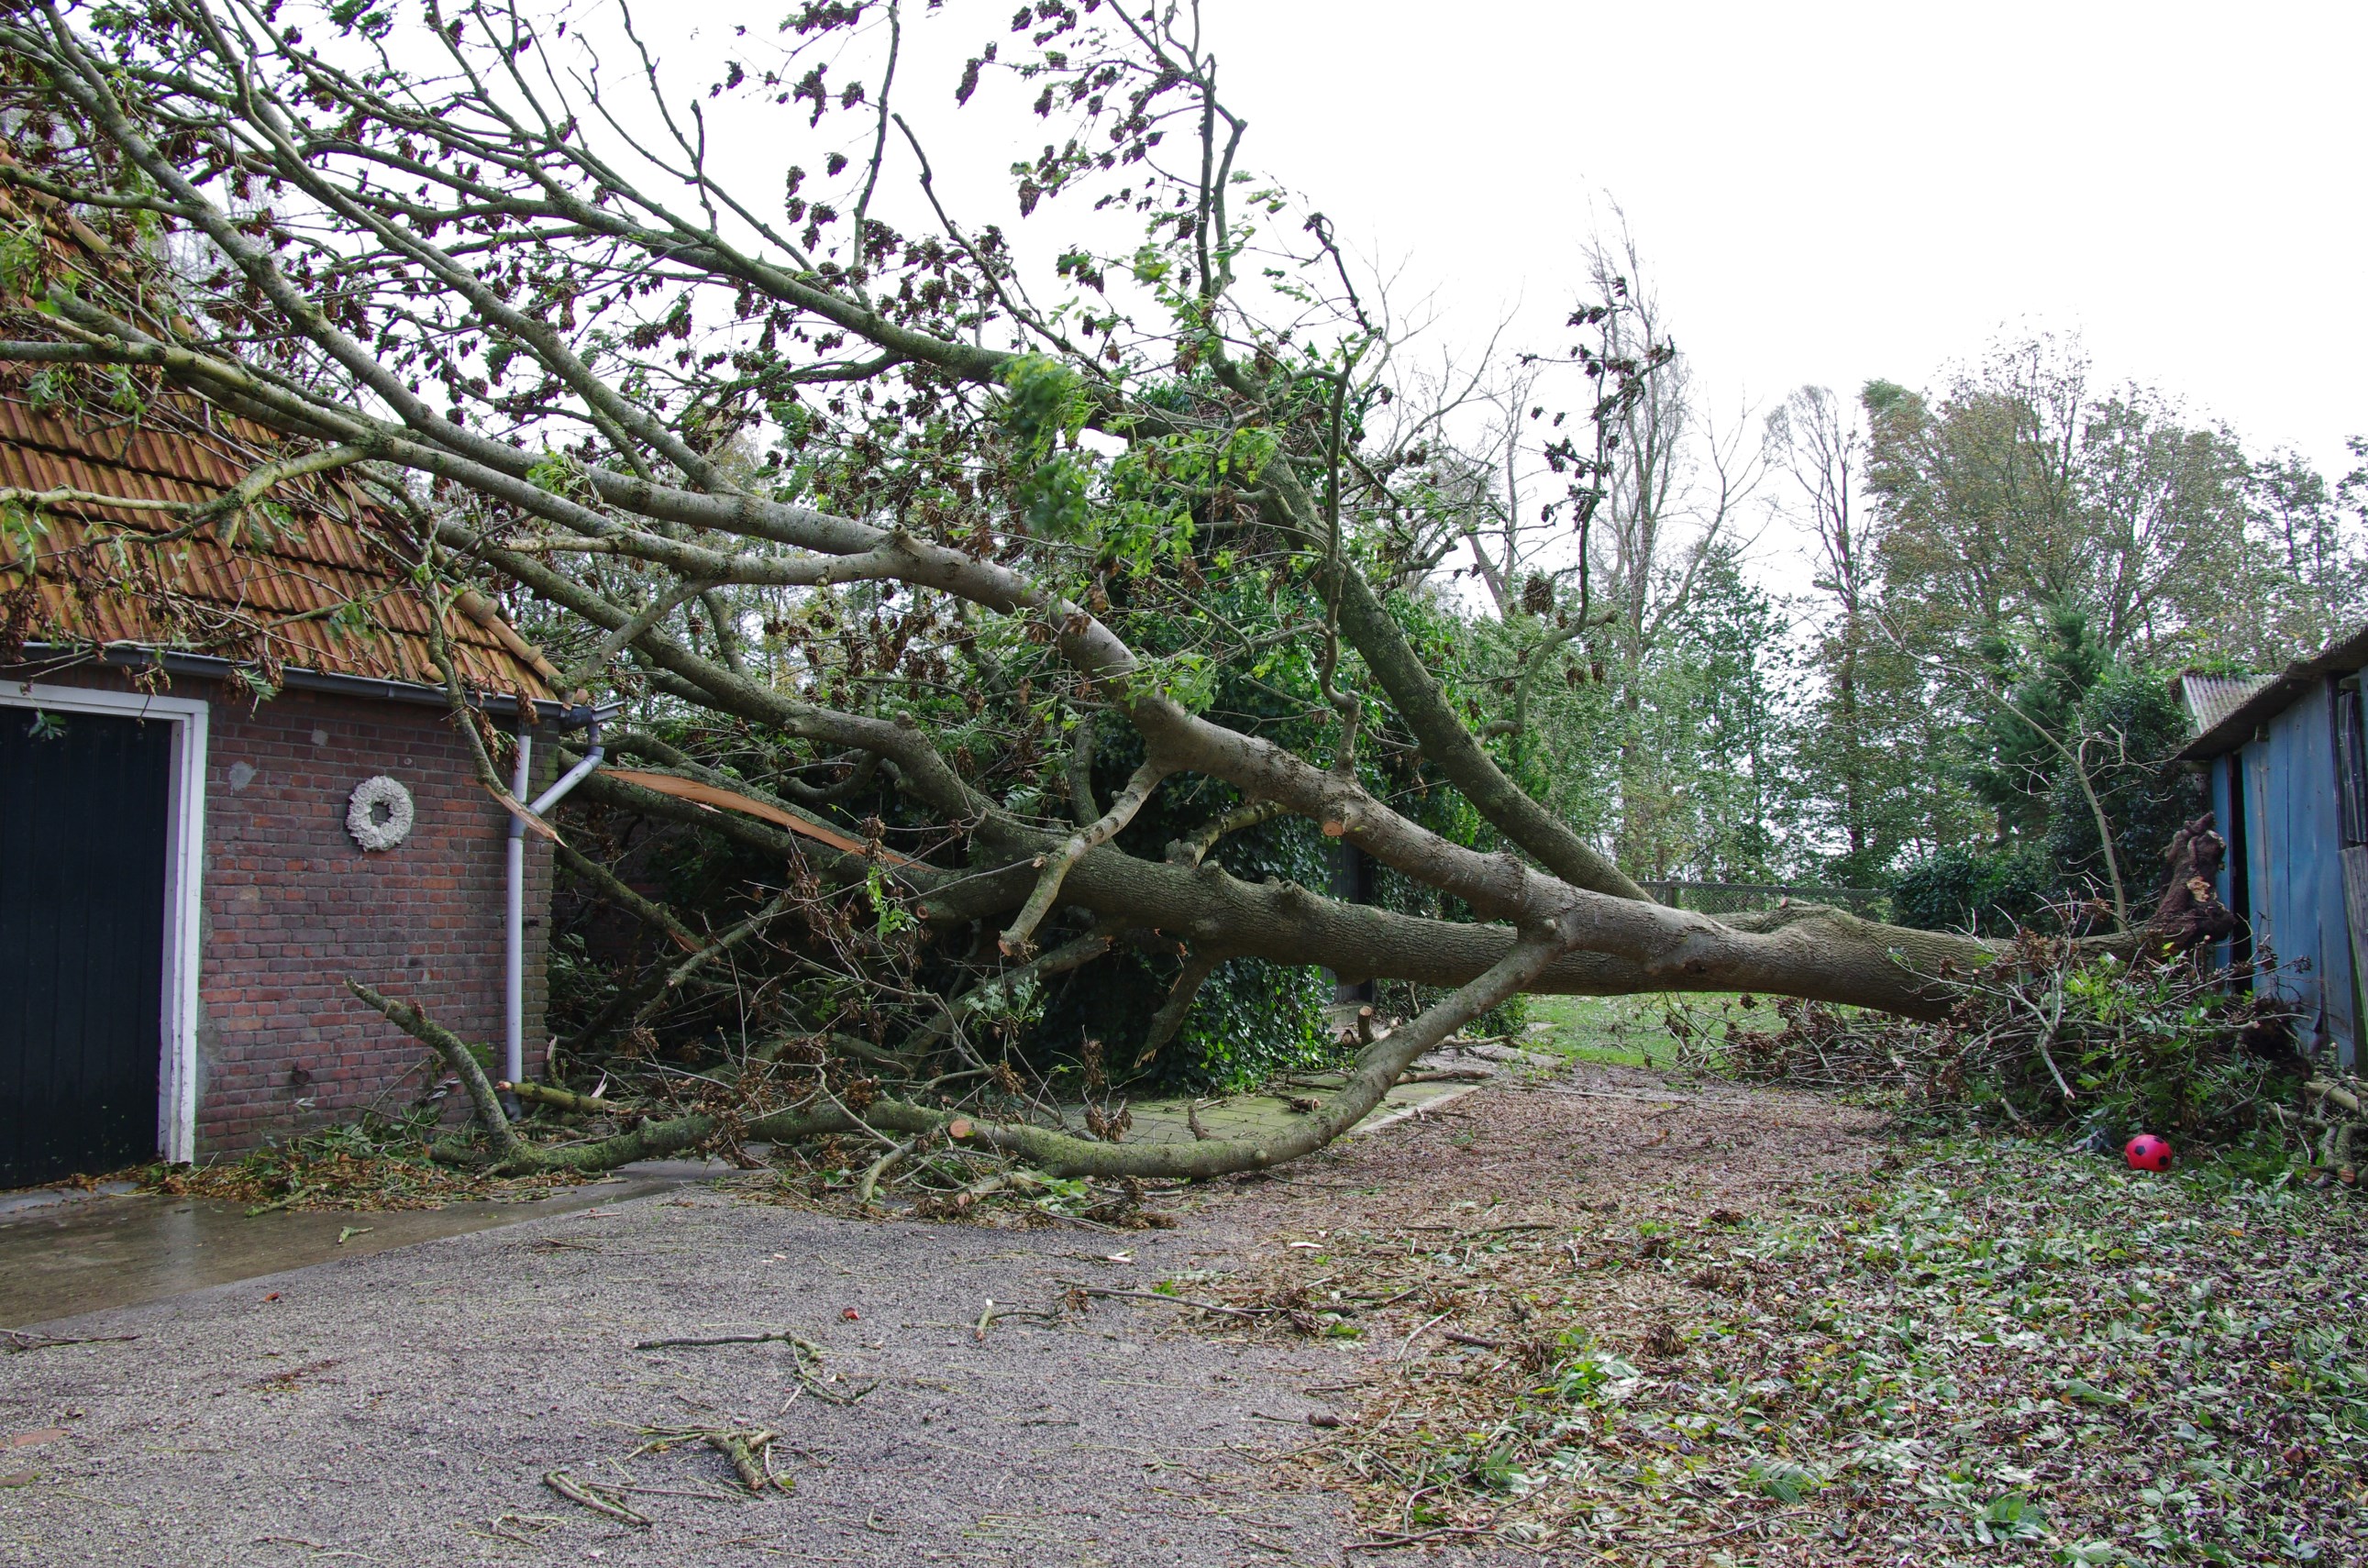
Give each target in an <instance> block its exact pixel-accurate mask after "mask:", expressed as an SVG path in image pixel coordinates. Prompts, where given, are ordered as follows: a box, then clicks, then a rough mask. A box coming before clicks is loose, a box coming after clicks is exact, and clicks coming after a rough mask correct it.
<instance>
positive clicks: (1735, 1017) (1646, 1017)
mask: <svg viewBox="0 0 2368 1568" xmlns="http://www.w3.org/2000/svg"><path fill="white" fill-rule="evenodd" d="M1746 1000H1747V999H1746V998H1741V997H1735V996H1704V995H1661V994H1656V995H1645V996H1531V997H1530V998H1529V1000H1528V1006H1529V1013H1530V1022H1531V1025H1532V1026H1535V1025H1538V1024H1544V1025H1547V1026H1548V1028H1543V1029H1539V1030H1537V1031H1536V1032H1535V1033H1534V1034H1533V1035H1532V1036H1531V1038H1530V1039H1528V1040H1524V1041H1523V1042H1522V1043H1523V1044H1524V1045H1527V1046H1529V1047H1530V1048H1531V1050H1534V1051H1552V1052H1554V1054H1556V1055H1558V1056H1561V1057H1563V1058H1565V1060H1567V1061H1572V1062H1611V1063H1612V1064H1614V1065H1618V1066H1626V1067H1668V1066H1672V1065H1675V1064H1676V1060H1677V1041H1676V1040H1675V1039H1674V1038H1673V1037H1672V1036H1671V1035H1670V1033H1669V1026H1668V1014H1669V1012H1670V1010H1671V1009H1672V1008H1680V1009H1683V1010H1684V1011H1685V1012H1686V1013H1687V1014H1688V1015H1690V1016H1691V1017H1692V1018H1693V1020H1694V1022H1695V1023H1696V1024H1697V1025H1701V1024H1703V1023H1707V1022H1715V1023H1720V1024H1724V1023H1727V1022H1736V1023H1740V1024H1742V1025H1743V1026H1744V1027H1745V1028H1754V1029H1773V1028H1778V1027H1779V1026H1780V1024H1781V1023H1782V1019H1780V1018H1778V1017H1777V1016H1776V1008H1775V1006H1774V1004H1772V1003H1771V1002H1770V1000H1769V999H1768V998H1766V997H1759V996H1755V997H1751V998H1748V1001H1749V1002H1750V1004H1751V1005H1750V1006H1744V1002H1745V1001H1746Z"/></svg>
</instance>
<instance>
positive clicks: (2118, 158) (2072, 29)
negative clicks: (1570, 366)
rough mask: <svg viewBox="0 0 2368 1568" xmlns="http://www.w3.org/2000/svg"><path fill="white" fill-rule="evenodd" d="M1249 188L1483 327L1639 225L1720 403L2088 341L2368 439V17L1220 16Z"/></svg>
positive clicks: (1968, 13)
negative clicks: (1606, 200) (1607, 237)
mask: <svg viewBox="0 0 2368 1568" xmlns="http://www.w3.org/2000/svg"><path fill="white" fill-rule="evenodd" d="M1206 15H1207V17H1208V19H1209V24H1210V33H1211V36H1212V39H1213V40H1214V41H1215V46H1216V48H1217V51H1218V54H1219V58H1220V60H1221V61H1222V62H1223V63H1224V80H1225V82H1226V84H1227V97H1228V98H1229V99H1230V100H1231V101H1232V102H1233V103H1234V104H1235V107H1236V108H1237V109H1239V110H1240V111H1241V112H1243V113H1245V114H1247V116H1248V118H1249V119H1250V121H1251V132H1250V142H1251V156H1252V160H1253V162H1254V163H1255V164H1256V165H1257V166H1258V167H1259V168H1260V169H1261V170H1262V171H1263V172H1267V173H1270V174H1273V175H1276V176H1280V177H1281V178H1283V179H1284V180H1285V181H1287V183H1289V184H1291V185H1292V186H1293V187H1296V188H1298V189H1300V190H1302V191H1304V192H1305V193H1307V194H1308V195H1309V196H1310V197H1311V198H1313V199H1315V201H1316V202H1317V203H1318V204H1319V205H1320V206H1322V207H1323V208H1324V209H1325V210H1326V211H1327V212H1328V213H1330V214H1331V215H1333V216H1334V217H1335V219H1336V220H1337V221H1338V224H1339V227H1340V230H1341V233H1342V235H1343V237H1344V238H1353V237H1357V236H1362V238H1363V240H1364V242H1365V244H1366V245H1367V246H1368V247H1370V249H1371V250H1372V252H1373V253H1374V254H1375V255H1376V256H1379V257H1382V258H1386V259H1404V260H1406V261H1407V262H1409V263H1410V266H1409V267H1408V273H1407V276H1408V278H1409V279H1410V280H1413V279H1425V280H1428V281H1429V282H1430V283H1431V284H1433V285H1435V286H1436V287H1438V288H1439V289H1440V290H1441V292H1442V295H1443V296H1448V297H1449V302H1452V304H1453V306H1454V308H1455V309H1456V311H1457V312H1459V315H1458V318H1457V320H1458V323H1459V324H1462V325H1463V329H1464V330H1470V331H1479V330H1482V329H1484V328H1485V327H1486V324H1487V322H1488V318H1489V317H1491V316H1492V315H1493V314H1494V313H1495V312H1497V311H1498V310H1499V309H1500V308H1501V307H1503V306H1505V305H1508V304H1511V303H1513V302H1514V301H1525V302H1526V304H1527V305H1528V306H1529V311H1528V312H1525V314H1526V315H1527V316H1528V318H1529V319H1531V320H1537V321H1540V322H1541V324H1548V323H1550V322H1551V321H1552V320H1553V317H1554V312H1556V311H1557V310H1562V309H1566V308H1567V303H1568V301H1569V300H1570V298H1571V297H1572V295H1573V282H1574V278H1575V274H1576V270H1577V269H1576V266H1575V255H1576V252H1577V246H1578V244H1579V243H1580V242H1581V240H1582V239H1583V238H1584V235H1585V233H1586V231H1587V227H1588V222H1589V201H1590V198H1591V197H1594V198H1598V199H1600V197H1601V196H1603V195H1608V196H1610V197H1611V199H1615V200H1617V201H1618V202H1619V203H1620V204H1621V205H1622V207H1623V208H1624V209H1625V210H1626V211H1627V213H1628V216H1629V219H1630V221H1631V222H1632V224H1633V225H1634V230H1635V232H1636V234H1637V236H1638V238H1639V240H1640V242H1641V243H1642V244H1643V246H1644V248H1645V256H1646V259H1647V261H1648V262H1649V263H1651V264H1653V265H1654V266H1655V267H1656V269H1657V272H1658V278H1659V284H1660V289H1661V293H1662V297H1663V303H1664V305H1665V307H1666V308H1667V309H1668V312H1669V316H1670V320H1671V323H1672V325H1673V328H1674V331H1675V333H1676V335H1677V337H1678V340H1679V344H1680V346H1681V347H1684V348H1685V349H1686V350H1687V351H1688V352H1689V353H1690V354H1691V355H1692V357H1693V358H1694V361H1695V365H1696V368H1697V370H1698V371H1699V372H1700V374H1701V375H1702V376H1703V377H1704V378H1705V379H1706V381H1707V382H1708V384H1709V386H1710V387H1711V388H1712V389H1713V390H1714V391H1716V392H1719V393H1720V394H1722V395H1721V401H1722V402H1726V401H1728V400H1731V399H1733V398H1735V397H1737V396H1741V395H1748V396H1751V397H1753V398H1755V399H1759V400H1772V399H1774V398H1776V397H1779V396H1781V395H1782V393H1783V392H1785V391H1786V390H1787V389H1789V388H1790V387H1793V386H1794V385H1798V384H1800V383H1802V382H1804V381H1821V382H1824V383H1826V384H1827V385H1830V386H1833V387H1836V388H1837V389H1840V390H1844V391H1854V390H1855V389H1856V388H1857V387H1858V386H1859V384H1860V383H1861V382H1862V381H1865V380H1866V379H1867V378H1868V377H1870V376H1878V375H1880V376H1887V377H1890V378H1893V379H1895V380H1898V381H1907V382H1908V383H1910V384H1927V383H1930V381H1933V380H1934V379H1935V378H1936V377H1937V376H1938V374H1939V373H1940V371H1941V369H1942V367H1943V366H1944V364H1945V363H1946V362H1947V361H1949V360H1951V359H1954V358H1973V357H1975V356H1976V355H1978V353H1979V352H1980V350H1981V348H1982V347H1983V346H1984V344H1985V343H1986V342H1987V341H1988V340H1989V338H1991V337H1992V336H1993V335H1996V334H1997V333H1998V331H1999V330H2000V329H2001V328H2002V327H2004V328H2008V329H2015V328H2018V327H2020V326H2022V325H2024V324H2028V325H2029V326H2031V327H2035V328H2048V329H2054V330H2056V331H2059V332H2078V334H2079V335H2080V336H2081V337H2082V339H2083V341H2084V342H2085V344H2086V346H2087V348H2088V350H2089V355H2090V357H2091V358H2092V359H2093V360H2094V362H2095V365H2096V369H2097V372H2098V373H2099V374H2100V376H2101V377H2103V378H2104V379H2106V380H2109V381H2118V380H2121V379H2123V378H2125V377H2135V378H2137V379H2139V380H2143V381H2149V382H2153V383H2155V384H2157V385H2159V386H2161V387H2162V388H2163V389H2164V390H2165V391H2168V392H2175V393H2177V394H2179V395H2180V396H2182V397H2183V398H2185V399H2186V400H2187V401H2188V403H2190V405H2191V406H2192V408H2194V409H2195V410H2196V411H2197V412H2200V413H2208V414H2211V415H2216V416H2218V417H2220V418H2223V419H2226V420H2227V421H2228V422H2229V423H2231V424H2232V425H2234V426H2236V427H2237V429H2238V431H2239V432H2240V433H2241V434H2242V435H2243V436H2244V437H2246V438H2247V439H2248V442H2250V443H2253V444H2256V445H2260V446H2270V445H2279V444H2292V445H2294V446H2295V447H2298V448H2300V449H2302V450H2303V451H2305V453H2306V454H2308V455H2309V456H2311V457H2312V458H2314V459H2316V460H2317V461H2318V462H2319V463H2320V464H2321V465H2322V468H2324V469H2328V470H2331V471H2332V472H2330V473H2329V477H2330V478H2332V477H2334V476H2335V475H2337V474H2340V472H2342V468H2341V467H2340V466H2337V465H2339V464H2340V463H2341V462H2342V461H2343V449H2342V442H2343V437H2345V436H2347V435H2351V434H2355V433H2368V398H2363V396H2362V392H2361V387H2362V376H2363V374H2368V288H2363V281H2368V279H2363V270H2368V268H2363V263H2368V245H2363V240H2368V201H2363V196H2364V195H2368V192H2363V190H2362V184H2363V180H2362V156H2363V153H2368V135H2363V131H2368V91H2363V90H2362V80H2361V78H2362V68H2363V65H2368V6H2362V5H2357V4H2351V5H2341V4H2335V3H2331V0H2328V3H2321V4H2300V3H2282V4H2281V3H2271V4H2264V3H2261V0H2254V3H2252V4H2248V5H2241V6H2240V5H2228V4H2222V5H2216V6H2201V5H2192V4H2164V3H2159V0H2157V3H2155V4H2146V5H2138V4H2111V3H2104V0H2055V3H2053V4H2032V3H2025V0H1982V3H1980V4H1974V3H1970V0H1955V3H1952V4H1941V5H1930V4H1927V5H1900V4H1897V3H1896V0H1895V3H1892V4H1848V3H1841V0H1783V3H1778V4H1768V3H1762V4H1733V3H1723V0H1647V3H1634V4H1629V5H1625V6H1611V5H1599V4H1567V3H1556V0H1460V3H1457V4H1452V5H1437V4H1425V5H1416V4H1406V3H1402V0H1207V5H1206Z"/></svg>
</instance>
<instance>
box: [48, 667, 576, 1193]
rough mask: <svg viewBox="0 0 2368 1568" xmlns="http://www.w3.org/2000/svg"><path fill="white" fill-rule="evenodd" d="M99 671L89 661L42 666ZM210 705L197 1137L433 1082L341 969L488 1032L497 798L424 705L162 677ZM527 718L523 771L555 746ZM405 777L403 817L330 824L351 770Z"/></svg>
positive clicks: (489, 1039)
mask: <svg viewBox="0 0 2368 1568" xmlns="http://www.w3.org/2000/svg"><path fill="white" fill-rule="evenodd" d="M44 678H46V679H49V680H50V681H51V682H52V683H53V684H60V685H68V684H71V685H100V684H104V685H117V686H120V685H122V684H124V683H123V682H121V681H120V680H117V679H115V678H113V677H111V676H109V675H108V674H106V673H101V672H87V671H83V672H74V673H70V674H61V675H57V676H47V677H44ZM171 694H172V695H173V696H176V697H188V698H199V699H205V700H206V702H207V705H208V708H209V710H210V717H209V721H208V722H209V729H210V734H209V737H208V742H207V750H206V866H205V900H204V908H205V925H204V932H203V942H202V949H201V953H200V957H199V971H198V975H199V978H198V983H199V1027H198V1085H197V1087H198V1117H197V1122H198V1125H197V1133H198V1151H199V1156H200V1157H201V1158H202V1157H204V1156H206V1155H211V1154H220V1153H231V1152H234V1151H237V1150H241V1149H247V1148H252V1147H254V1146H255V1145H256V1144H257V1143H259V1142H263V1141H264V1140H265V1139H266V1138H267V1137H271V1136H275V1135H284V1134H287V1133H289V1132H292V1131H302V1130H303V1129H306V1128H310V1127H313V1126H317V1125H320V1124H322V1123H324V1122H328V1121H336V1120H345V1119H350V1118H351V1116H352V1115H353V1114H354V1113H355V1112H357V1111H359V1110H360V1109H362V1108H366V1107H370V1106H372V1105H377V1106H380V1107H381V1108H386V1109H389V1110H399V1109H401V1108H404V1107H406V1106H408V1105H409V1104H411V1102H412V1101H413V1100H414V1099H415V1098H416V1096H418V1095H419V1094H420V1093H421V1092H422V1090H423V1089H424V1088H426V1087H427V1086H428V1085H429V1084H430V1083H431V1082H432V1080H431V1078H430V1076H429V1074H428V1072H427V1068H426V1066H425V1063H426V1062H427V1051H426V1050H425V1048H423V1047H422V1046H420V1045H418V1044H417V1043H416V1042H415V1041H414V1040H412V1039H411V1038H410V1037H409V1036H408V1035H405V1034H404V1033H402V1032H401V1031H399V1030H398V1029H396V1028H394V1027H393V1025H392V1024H390V1023H388V1022H387V1021H386V1019H385V1018H384V1017H381V1016H380V1015H379V1014H378V1012H376V1011H375V1010H374V1009H372V1008H370V1007H369V1006H365V1005H364V1004H363V1003H361V1002H360V1001H359V1000H358V999H356V998H355V997H354V995H353V994H352V993H350V992H349V991H347V989H346V984H345V982H346V980H347V977H348V976H351V977H353V978H355V979H359V980H360V981H362V982H363V983H366V984H369V985H371V986H374V987H376V988H378V989H379V990H381V991H382V992H385V993H386V994H389V995H393V996H400V997H404V998H406V999H410V1000H413V1001H416V1002H417V1003H418V1004H419V1005H420V1006H423V1007H424V1008H426V1009H427V1012H428V1014H429V1016H431V1017H434V1018H436V1019H437V1020H438V1022H440V1023H442V1024H443V1025H444V1026H445V1027H446V1028H450V1029H452V1030H453V1031H454V1032H456V1033H458V1034H459V1035H461V1038H463V1039H465V1040H481V1041H484V1042H486V1043H488V1044H491V1045H492V1046H493V1047H494V1049H495V1052H496V1060H497V1061H498V1053H499V1051H500V1041H501V1039H502V989H503V962H502V913H503V896H504V881H505V874H504V859H503V835H504V824H505V817H504V813H503V812H502V810H501V808H500V807H499V806H498V805H496V804H495V802H494V801H493V800H492V799H491V798H490V797H489V796H487V794H486V793H485V791H484V789H483V788H482V787H480V786H479V784H478V783H477V781H476V778H475V774H474V771H473V769H472V767H471V764H470V761H469V756H468V749H467V744H466V743H465V742H464V741H463V740H462V739H461V736H459V735H458V734H456V733H454V732H453V730H452V726H451V723H450V720H449V719H448V718H447V716H446V715H445V714H444V713H443V712H442V711H441V710H438V709H436V708H432V707H427V706H423V705H419V704H414V703H405V702H389V701H381V700H377V699H361V698H350V697H345V696H341V695H332V694H327V693H322V692H312V691H298V690H289V691H283V692H282V693H281V694H280V695H279V697H277V698H274V699H272V700H270V701H268V702H265V703H261V704H256V703H255V702H253V701H251V700H250V699H247V698H245V695H244V694H243V693H242V692H240V691H239V690H238V689H237V688H235V687H225V686H222V685H219V684H216V683H214V682H211V681H203V680H193V679H186V678H185V679H181V680H177V681H176V682H175V683H173V687H172V691H171ZM551 739H552V735H551V733H550V731H549V730H548V729H545V730H542V731H541V732H539V733H538V736H537V747H536V749H537V754H538V755H537V758H536V763H537V766H536V768H535V773H536V775H537V777H538V778H541V779H542V780H545V781H547V780H548V779H549V778H550V777H551V774H552V758H553V752H552V747H551V745H550V744H549V743H550V741H551ZM381 773H383V774H386V775H388V776H390V777H392V778H395V779H397V780H399V781H400V782H401V783H402V784H403V786H404V788H405V789H406V790H409V791H410V793H411V799H412V803H413V807H414V810H415V817H414V821H413V824H412V829H411V833H410V835H409V836H408V837H407V838H405V839H404V842H403V843H402V844H400V845H398V846H395V847H394V848H393V849H388V850H383V851H377V852H367V851H364V850H363V849H361V848H360V847H359V846H357V845H356V844H355V843H354V841H353V839H352V838H351V837H350V836H349V835H347V832H346V809H347V797H348V796H349V795H350V794H351V793H352V790H353V788H354V786H355V785H356V784H359V783H360V782H361V781H362V780H363V779H365V778H370V777H371V776H373V775H375V774H381ZM550 900H551V854H550V850H549V847H548V846H546V845H544V844H543V843H542V842H541V840H540V839H538V838H536V837H535V836H533V835H529V836H528V839H527V899H526V910H527V930H526V943H527V949H526V960H527V994H526V1017H527V1024H526V1037H527V1055H528V1070H529V1073H531V1072H534V1071H536V1070H538V1067H539V1064H540V1062H541V1056H542V1048H543V1040H542V1039H541V1034H540V1027H541V1017H542V1005H543V994H544V974H543V953H544V947H545V943H546V940H547V937H548V933H549V919H548V915H549V911H550Z"/></svg>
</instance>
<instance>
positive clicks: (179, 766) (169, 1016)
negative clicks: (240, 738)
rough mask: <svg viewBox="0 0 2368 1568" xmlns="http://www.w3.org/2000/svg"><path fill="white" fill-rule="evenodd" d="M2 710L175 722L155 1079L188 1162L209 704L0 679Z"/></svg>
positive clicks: (178, 1150)
mask: <svg viewBox="0 0 2368 1568" xmlns="http://www.w3.org/2000/svg"><path fill="white" fill-rule="evenodd" d="M0 708H37V709H44V710H54V711H56V712H60V713H105V714H109V715H112V716H114V717H116V718H121V719H153V720H157V721H160V722H165V723H168V724H170V725H172V727H173V755H172V763H171V766H170V768H169V770H168V778H169V786H168V792H167V794H166V796H165V951H164V954H163V962H164V966H165V979H164V988H163V991H162V993H161V994H162V995H163V998H164V1006H162V1007H161V1008H159V1009H158V1012H159V1013H160V1015H161V1017H159V1018H158V1020H157V1028H158V1033H159V1035H160V1037H161V1039H160V1040H159V1042H158V1043H159V1048H160V1050H161V1051H162V1053H163V1055H162V1060H161V1062H160V1066H161V1069H162V1071H160V1072H159V1074H157V1082H156V1088H157V1093H156V1146H157V1149H158V1150H159V1151H160V1152H161V1153H163V1154H164V1156H165V1158H166V1159H168V1160H188V1159H192V1158H194V1157H195V1156H196V1154H197V1143H198V954H199V947H200V937H201V936H202V934H203V926H204V915H205V870H206V713H207V708H206V704H205V703H203V702H202V701H199V700H198V699H194V698H188V697H151V696H149V695H147V694H146V693H144V692H138V691H108V690H104V689H101V688H97V687H81V686H44V685H41V684H40V683H38V682H34V681H22V680H0Z"/></svg>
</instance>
